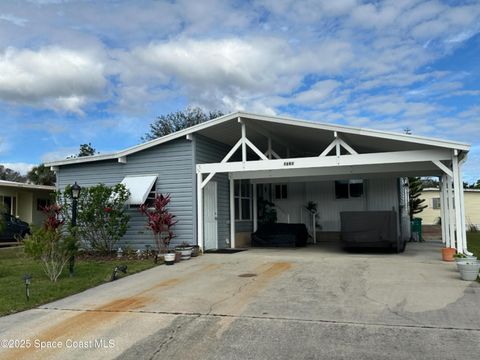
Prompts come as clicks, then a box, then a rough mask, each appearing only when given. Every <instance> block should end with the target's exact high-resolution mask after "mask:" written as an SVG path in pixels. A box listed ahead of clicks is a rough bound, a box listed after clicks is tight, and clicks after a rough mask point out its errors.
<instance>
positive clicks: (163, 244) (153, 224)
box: [140, 194, 177, 253]
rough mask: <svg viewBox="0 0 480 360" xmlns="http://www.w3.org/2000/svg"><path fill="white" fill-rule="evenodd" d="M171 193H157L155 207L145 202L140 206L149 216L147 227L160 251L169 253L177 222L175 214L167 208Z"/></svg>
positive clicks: (143, 212)
mask: <svg viewBox="0 0 480 360" xmlns="http://www.w3.org/2000/svg"><path fill="white" fill-rule="evenodd" d="M170 201H171V198H170V195H169V194H168V195H165V196H164V195H162V194H157V195H156V196H155V201H154V203H153V207H152V208H150V207H148V206H146V205H145V204H144V205H142V206H140V212H141V213H142V214H144V215H145V216H146V217H147V228H148V229H150V231H151V232H152V235H153V240H154V242H155V244H156V245H157V250H158V252H163V253H167V252H168V247H169V246H170V242H171V240H172V239H173V237H174V236H175V234H174V232H173V226H174V225H175V224H176V223H177V221H175V220H174V219H175V215H173V214H171V213H170V211H169V210H168V209H167V206H168V204H170Z"/></svg>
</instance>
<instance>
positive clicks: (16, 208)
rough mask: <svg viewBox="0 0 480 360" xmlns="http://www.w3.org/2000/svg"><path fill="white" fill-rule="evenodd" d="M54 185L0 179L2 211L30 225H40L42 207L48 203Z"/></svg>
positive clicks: (42, 215) (42, 216)
mask: <svg viewBox="0 0 480 360" xmlns="http://www.w3.org/2000/svg"><path fill="white" fill-rule="evenodd" d="M54 191H55V186H45V185H33V184H25V183H19V182H14V181H5V180H0V204H3V206H4V211H5V212H7V213H9V214H11V215H14V216H17V217H19V218H20V219H21V220H23V221H26V222H27V223H29V224H30V225H41V224H42V222H43V220H44V214H43V212H42V207H43V206H45V205H47V204H49V203H50V201H51V197H52V195H53V192H54Z"/></svg>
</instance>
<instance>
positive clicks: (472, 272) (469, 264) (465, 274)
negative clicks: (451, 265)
mask: <svg viewBox="0 0 480 360" xmlns="http://www.w3.org/2000/svg"><path fill="white" fill-rule="evenodd" d="M458 270H459V271H460V277H461V278H462V280H466V281H475V280H477V277H478V272H479V271H480V262H479V261H478V260H472V259H466V260H465V261H464V262H461V263H459V264H458Z"/></svg>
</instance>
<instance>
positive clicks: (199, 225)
mask: <svg viewBox="0 0 480 360" xmlns="http://www.w3.org/2000/svg"><path fill="white" fill-rule="evenodd" d="M202 180H203V175H202V174H201V173H197V245H198V246H200V248H202V249H203V189H202Z"/></svg>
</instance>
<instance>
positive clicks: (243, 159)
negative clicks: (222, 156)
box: [238, 118, 247, 163]
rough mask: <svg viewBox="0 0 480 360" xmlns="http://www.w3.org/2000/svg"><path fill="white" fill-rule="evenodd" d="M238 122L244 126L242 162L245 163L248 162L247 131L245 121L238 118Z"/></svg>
mask: <svg viewBox="0 0 480 360" xmlns="http://www.w3.org/2000/svg"><path fill="white" fill-rule="evenodd" d="M238 122H239V123H240V124H242V162H243V163H245V162H246V161H247V142H246V139H247V129H246V126H245V122H244V121H242V120H241V119H240V118H238Z"/></svg>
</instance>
